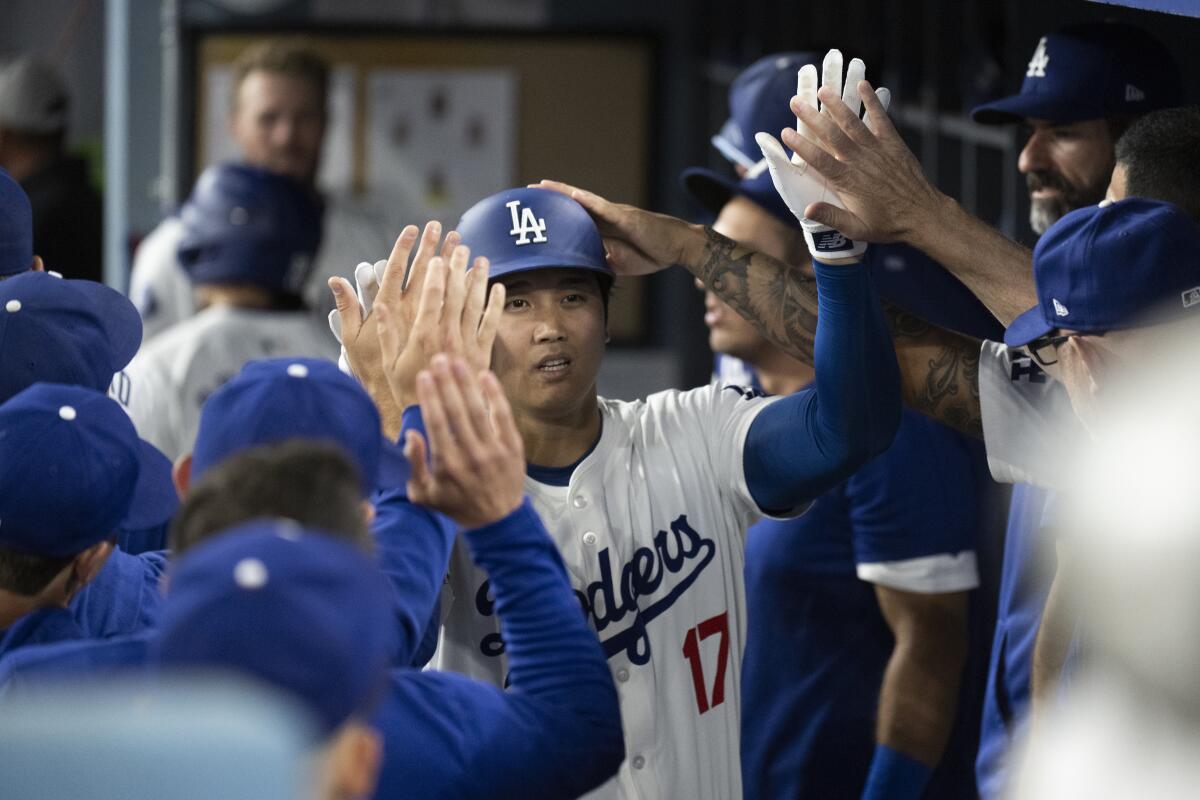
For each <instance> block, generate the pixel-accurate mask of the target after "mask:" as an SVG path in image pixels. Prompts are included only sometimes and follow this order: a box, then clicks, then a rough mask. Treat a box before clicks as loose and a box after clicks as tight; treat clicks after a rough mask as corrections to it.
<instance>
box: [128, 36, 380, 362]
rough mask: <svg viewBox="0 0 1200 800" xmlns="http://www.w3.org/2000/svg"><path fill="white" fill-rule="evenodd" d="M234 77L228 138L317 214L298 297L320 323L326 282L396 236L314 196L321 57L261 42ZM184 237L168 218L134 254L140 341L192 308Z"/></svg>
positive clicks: (325, 74) (321, 112) (324, 98)
mask: <svg viewBox="0 0 1200 800" xmlns="http://www.w3.org/2000/svg"><path fill="white" fill-rule="evenodd" d="M233 73H234V74H233V105H232V107H231V108H230V111H229V135H230V136H231V137H232V138H233V139H234V141H235V142H236V143H237V146H238V149H239V150H240V151H241V155H242V158H243V160H244V162H245V163H246V164H247V165H249V166H254V167H260V168H262V169H266V170H270V171H271V172H275V173H277V174H280V175H285V176H287V177H289V178H291V179H293V180H294V181H296V182H298V183H300V184H302V185H303V186H305V187H306V188H307V190H308V192H309V193H310V194H312V201H313V202H314V203H315V204H316V205H317V207H318V209H319V212H318V213H319V214H320V218H321V219H320V225H319V229H320V231H321V233H320V235H319V236H318V240H319V244H320V250H319V251H318V252H317V254H316V256H315V261H314V265H315V267H314V270H313V272H312V275H311V279H310V280H309V281H307V282H306V283H305V284H304V286H303V287H301V291H300V294H301V295H302V296H303V297H304V300H305V302H306V303H307V304H308V305H309V306H310V307H312V308H314V309H316V310H317V311H319V314H318V316H319V317H324V315H325V313H326V312H327V311H329V304H330V301H329V294H328V291H327V289H326V288H325V281H326V280H327V279H328V278H329V276H331V275H337V274H339V273H340V272H341V270H342V269H343V268H344V266H345V265H346V264H347V263H350V264H353V263H355V262H357V261H361V260H364V259H367V258H370V259H374V258H375V257H376V254H378V253H380V252H382V251H383V250H386V249H387V247H388V245H389V243H390V242H391V232H392V231H394V230H395V229H394V228H393V227H390V225H389V224H388V223H387V222H386V221H385V220H383V219H380V214H378V213H377V212H375V211H374V210H372V209H369V208H366V207H364V206H363V205H362V204H361V203H358V202H356V201H354V200H353V199H352V198H349V197H345V196H341V195H338V196H323V197H318V196H317V189H316V178H317V172H318V168H319V164H320V159H321V147H322V143H323V142H324V139H325V129H326V123H327V122H328V115H329V110H328V106H329V83H330V76H329V65H328V64H327V63H326V62H325V60H324V59H323V58H321V56H319V55H317V54H316V53H315V52H313V51H312V50H309V49H308V48H306V47H305V46H303V45H301V44H298V43H296V42H289V41H282V40H281V41H262V42H257V43H255V44H253V45H251V46H249V47H248V48H246V50H245V51H244V52H243V53H242V54H241V55H240V56H239V58H238V60H237V62H236V63H235V64H234V67H233ZM184 229H185V228H184V222H183V220H182V218H181V215H178V214H177V215H173V216H171V217H168V218H167V219H166V220H164V221H163V222H162V223H160V224H159V226H158V227H157V228H155V229H154V230H153V231H151V232H150V234H149V235H147V237H146V239H145V240H144V241H143V242H142V245H141V246H140V247H139V248H138V251H137V253H135V254H134V261H133V272H132V274H131V276H130V287H129V294H130V297H131V298H133V301H134V303H135V304H136V305H137V307H138V311H139V312H140V313H141V315H142V320H143V322H144V323H145V325H146V340H147V341H149V340H151V339H153V338H155V337H156V336H158V334H159V333H161V332H162V331H163V330H165V329H166V328H167V327H169V326H171V325H173V324H175V323H176V322H179V321H180V320H182V319H185V318H186V317H189V316H191V315H192V314H193V313H194V312H195V310H196V308H197V304H196V301H195V299H194V298H193V295H192V287H191V284H190V283H189V281H188V280H187V271H186V269H185V268H184V266H183V265H181V263H180V261H179V258H178V252H179V244H180V242H181V240H182V239H183V237H184Z"/></svg>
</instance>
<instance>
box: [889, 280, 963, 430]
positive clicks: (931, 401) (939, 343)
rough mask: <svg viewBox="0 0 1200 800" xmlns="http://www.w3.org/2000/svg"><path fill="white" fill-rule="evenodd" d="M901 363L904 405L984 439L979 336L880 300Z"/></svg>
mask: <svg viewBox="0 0 1200 800" xmlns="http://www.w3.org/2000/svg"><path fill="white" fill-rule="evenodd" d="M883 308H884V313H885V314H886V316H887V321H888V328H890V329H891V332H892V341H893V342H894V343H895V345H896V361H897V362H898V363H899V365H900V391H901V394H902V396H903V398H904V403H905V404H906V405H907V406H908V407H909V408H912V409H914V410H916V411H920V412H921V413H922V414H925V415H926V416H930V417H933V418H934V419H936V420H937V421H938V422H941V423H944V424H946V425H949V426H950V427H951V428H954V429H955V430H959V431H962V432H963V433H966V434H968V435H970V436H974V437H976V438H977V439H982V438H983V413H982V411H980V407H979V349H980V347H981V346H982V344H983V343H982V342H981V341H980V340H979V339H975V338H972V337H970V336H966V335H964V334H961V333H957V332H955V331H951V330H947V329H945V328H939V327H937V326H936V325H932V324H930V323H928V322H926V321H925V320H923V319H921V318H920V317H918V316H916V315H915V314H912V313H910V312H908V311H905V310H904V309H902V308H898V307H897V306H894V305H892V304H891V303H888V302H884V304H883Z"/></svg>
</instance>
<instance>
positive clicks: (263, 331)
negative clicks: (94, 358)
mask: <svg viewBox="0 0 1200 800" xmlns="http://www.w3.org/2000/svg"><path fill="white" fill-rule="evenodd" d="M180 219H181V221H182V225H183V226H184V234H183V238H182V239H181V240H180V250H179V256H180V261H181V262H182V263H183V264H184V265H185V267H186V268H187V270H188V275H189V277H190V278H191V282H192V284H193V286H194V293H195V296H196V300H197V304H198V305H199V306H200V308H201V309H202V310H201V311H200V312H199V313H198V314H196V315H195V316H193V317H190V318H188V319H186V320H183V321H182V322H180V323H179V324H177V325H175V326H173V327H172V328H171V330H170V331H168V332H165V333H164V334H163V335H162V336H160V337H158V338H157V339H155V340H154V341H153V342H150V343H149V344H147V345H146V346H144V347H143V348H142V350H141V351H140V352H139V353H138V355H137V357H135V358H134V360H133V361H132V362H131V363H130V364H129V366H128V367H127V368H126V370H125V376H124V379H125V384H126V386H127V391H126V392H125V394H124V395H122V396H121V400H122V402H123V403H125V405H126V407H127V408H128V410H129V414H130V416H131V417H132V418H133V421H134V423H135V424H136V425H137V426H138V430H139V431H140V432H141V433H142V435H143V436H145V437H146V438H147V439H149V440H150V441H151V442H153V443H154V444H155V445H156V446H157V447H158V448H159V449H161V450H162V451H163V452H164V453H166V454H167V456H168V457H170V458H172V459H175V458H178V457H179V456H181V455H183V454H184V453H186V452H187V451H188V450H190V449H191V446H192V442H193V441H194V440H195V437H196V427H197V425H198V424H199V420H200V407H201V406H202V405H203V404H204V401H205V400H206V399H207V398H208V396H209V395H211V394H212V393H213V392H214V391H216V390H217V389H218V388H220V386H221V385H222V384H223V383H225V382H226V381H227V380H229V379H230V378H232V377H233V376H234V375H235V374H237V372H238V371H239V370H240V369H241V368H242V365H243V364H245V363H246V362H248V361H251V360H253V359H259V358H272V357H280V356H300V357H305V356H307V357H333V356H334V355H336V353H337V350H336V345H335V343H334V341H333V340H332V339H331V338H330V337H329V334H328V332H327V331H326V330H325V328H324V326H323V325H322V324H321V323H320V321H319V320H318V319H317V318H316V317H315V316H313V315H312V314H311V313H308V312H307V311H306V310H305V309H304V307H303V303H302V301H301V299H300V296H299V292H300V290H301V287H302V286H303V285H304V282H305V280H306V279H307V277H308V275H309V272H310V271H311V269H312V258H313V255H314V253H315V252H316V249H317V244H318V242H319V240H320V236H321V234H320V231H321V210H320V206H319V205H318V204H317V203H316V201H315V199H314V198H313V197H312V196H311V194H310V193H309V192H308V191H307V190H306V189H305V188H304V187H303V186H301V185H300V184H298V183H296V182H295V181H293V180H291V179H290V178H285V177H282V176H280V175H276V174H275V173H272V172H267V171H266V170H262V169H258V168H256V167H247V166H241V165H235V164H225V165H221V166H218V167H212V168H210V169H208V170H206V171H205V173H204V174H203V175H202V176H201V177H200V180H199V181H198V182H197V183H196V188H195V189H194V190H193V192H192V196H191V197H189V198H188V202H187V204H186V205H185V206H184V208H183V211H182V212H181V214H180Z"/></svg>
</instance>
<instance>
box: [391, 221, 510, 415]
mask: <svg viewBox="0 0 1200 800" xmlns="http://www.w3.org/2000/svg"><path fill="white" fill-rule="evenodd" d="M470 257H471V251H470V249H469V248H467V247H465V246H463V245H458V246H457V247H455V248H454V249H453V250H452V251H451V253H450V257H449V259H446V258H445V257H436V258H433V259H430V261H429V263H428V264H427V265H426V267H425V269H424V275H423V281H422V285H421V289H420V298H419V300H418V302H417V305H416V308H415V314H414V315H413V316H412V318H411V319H401V318H400V315H399V314H397V312H396V311H394V310H393V307H392V305H391V304H390V302H389V301H388V300H385V299H384V297H383V295H382V293H381V294H380V296H379V297H378V298H377V300H376V303H375V314H376V315H377V316H378V318H379V319H378V326H377V333H378V338H379V349H380V356H381V359H380V363H381V365H382V370H383V375H384V377H385V378H386V380H387V384H388V387H389V389H390V390H391V394H392V398H393V399H394V401H395V403H396V406H397V407H399V408H401V409H404V408H407V407H408V406H410V405H414V404H416V402H417V394H416V376H417V373H418V372H419V371H420V370H422V369H425V368H426V367H427V366H428V365H429V364H430V362H431V361H432V359H433V357H434V356H435V355H437V354H439V353H444V354H446V355H448V356H451V357H455V358H462V359H463V360H465V361H466V363H467V364H468V365H470V367H471V368H472V369H475V370H481V369H487V367H488V364H489V363H491V356H492V345H493V343H494V342H495V340H496V331H497V329H498V328H499V326H500V314H501V312H502V311H503V310H504V295H505V292H504V285H503V284H501V283H496V284H494V285H493V286H492V288H491V291H490V292H489V290H488V285H487V284H488V261H487V259H486V258H483V257H479V258H476V259H475V262H474V267H473V268H472V269H470V270H468V269H467V264H468V261H469V260H470ZM410 291H413V290H411V289H410ZM410 306H411V304H410Z"/></svg>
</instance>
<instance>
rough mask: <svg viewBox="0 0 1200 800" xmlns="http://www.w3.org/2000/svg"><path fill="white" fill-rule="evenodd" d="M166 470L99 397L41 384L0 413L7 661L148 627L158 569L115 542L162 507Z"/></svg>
mask: <svg viewBox="0 0 1200 800" xmlns="http://www.w3.org/2000/svg"><path fill="white" fill-rule="evenodd" d="M46 277H47V279H49V280H58V279H52V278H49V276H46ZM14 280H15V279H14ZM18 313H19V312H18ZM160 466H161V464H160V463H159V462H158V460H157V459H155V458H154V454H153V452H152V449H151V448H149V447H148V445H146V443H145V442H143V441H141V440H140V439H138V437H137V434H136V432H135V431H134V429H133V425H132V424H131V423H130V422H129V418H128V417H127V416H126V415H125V414H124V413H123V412H122V411H121V407H120V406H119V405H118V404H117V403H115V402H113V401H112V400H110V399H108V398H107V397H105V396H104V395H103V394H102V393H100V392H97V391H95V390H94V389H88V388H83V387H77V386H64V385H61V384H50V383H39V384H34V385H33V386H30V387H29V388H28V389H25V390H23V391H21V392H18V393H17V394H16V395H14V396H13V397H11V398H9V399H8V400H7V401H5V402H4V403H3V405H0V484H2V487H0V488H2V491H0V520H2V522H0V656H2V655H3V654H5V653H8V652H11V651H14V650H17V649H18V648H21V647H26V646H29V645H34V644H41V643H46V642H56V641H63V640H67V639H80V638H100V637H106V636H117V635H123V634H127V633H131V632H134V631H137V630H140V629H142V628H145V627H147V626H149V625H151V624H153V622H154V621H155V619H156V617H157V610H158V606H157V603H155V602H154V600H153V595H156V594H157V591H158V588H157V580H158V578H159V577H160V576H161V574H162V566H163V561H162V559H161V557H159V556H158V555H157V554H149V555H147V556H144V557H135V556H130V555H127V554H124V553H121V552H120V551H119V550H116V549H115V548H114V542H115V539H116V536H117V529H118V528H119V527H121V526H122V525H129V520H130V519H136V518H137V517H138V516H139V515H142V514H145V513H147V510H149V512H150V513H155V511H154V509H155V508H156V504H158V503H160V502H162V501H161V498H162V495H163V492H162V491H161V487H160V486H159V485H158V481H156V480H155V478H156V477H157V473H156V470H157V469H158V468H159V467H160ZM171 499H172V500H173V499H174V496H173V493H172V495H171ZM172 508H173V506H172ZM110 562H111V563H110Z"/></svg>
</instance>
